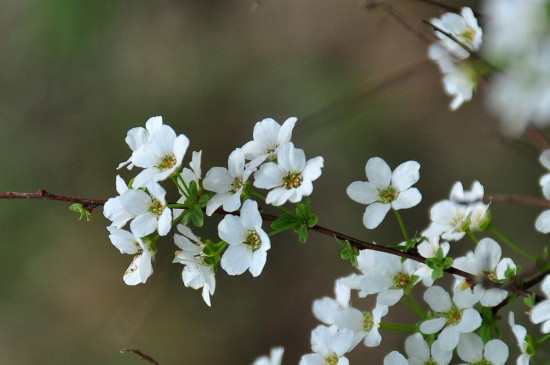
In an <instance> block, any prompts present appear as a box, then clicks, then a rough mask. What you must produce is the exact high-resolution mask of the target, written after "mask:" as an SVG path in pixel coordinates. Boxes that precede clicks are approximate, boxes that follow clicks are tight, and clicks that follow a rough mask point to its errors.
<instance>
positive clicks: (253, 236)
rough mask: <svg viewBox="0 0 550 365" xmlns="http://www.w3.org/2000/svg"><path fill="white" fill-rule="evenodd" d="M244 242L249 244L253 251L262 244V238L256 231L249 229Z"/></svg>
mask: <svg viewBox="0 0 550 365" xmlns="http://www.w3.org/2000/svg"><path fill="white" fill-rule="evenodd" d="M244 243H245V244H247V245H249V246H250V247H251V248H252V250H253V251H256V250H257V249H259V248H260V246H261V245H262V239H261V238H260V235H259V234H258V233H257V232H256V231H248V233H247V235H246V241H244Z"/></svg>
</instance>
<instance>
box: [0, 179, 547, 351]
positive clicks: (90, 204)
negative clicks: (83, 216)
mask: <svg viewBox="0 0 550 365" xmlns="http://www.w3.org/2000/svg"><path fill="white" fill-rule="evenodd" d="M497 197H498V196H497ZM492 198H493V199H494V198H495V197H494V196H493V197H492ZM525 198H526V197H523V199H521V201H523V202H524V201H525V200H526V199H525ZM0 199H48V200H57V201H64V202H71V203H81V204H82V205H83V206H84V207H85V208H86V209H89V210H90V211H91V210H92V209H94V208H96V207H98V206H102V205H104V204H105V202H106V201H105V200H102V199H85V198H78V197H71V196H65V195H57V194H51V193H48V192H47V191H46V190H43V189H40V190H38V192H36V193H20V192H15V191H8V192H7V193H5V194H0ZM216 213H219V214H222V213H223V214H226V213H225V212H223V211H221V210H217V211H216ZM261 215H262V218H263V219H265V220H267V221H274V220H275V219H277V218H278V217H277V216H276V215H272V214H267V213H262V214H261ZM310 230H312V231H315V232H319V233H321V234H324V235H326V236H330V237H336V238H338V239H340V240H344V241H349V243H350V244H351V245H353V246H354V247H356V248H358V249H360V250H373V251H379V252H384V253H388V254H391V255H395V256H399V257H403V258H407V259H410V260H414V261H417V262H420V263H425V262H426V259H425V258H424V257H422V256H420V255H418V254H416V253H412V252H404V251H400V250H396V249H394V248H390V247H386V246H382V245H377V244H375V243H372V242H367V241H363V240H360V239H358V238H354V237H351V236H348V235H346V234H344V233H340V232H338V231H335V230H333V229H330V228H326V227H323V226H320V225H315V226H313V227H311V228H310ZM445 272H447V273H449V274H453V275H457V276H461V277H463V278H465V279H466V282H467V283H468V284H469V285H470V286H472V287H473V286H474V285H476V284H483V285H485V286H489V287H495V288H502V289H504V290H507V291H509V292H510V293H515V294H519V295H522V296H528V295H531V293H530V292H529V291H527V290H526V289H528V288H529V287H528V286H525V285H523V286H522V287H519V286H517V285H510V284H508V285H503V284H499V283H493V282H486V281H485V280H483V278H478V277H476V276H475V275H472V274H470V273H467V272H465V271H462V270H459V269H456V268H454V267H450V268H448V269H445ZM535 284H536V283H535ZM535 284H533V285H535ZM129 351H131V350H129ZM132 352H134V351H132Z"/></svg>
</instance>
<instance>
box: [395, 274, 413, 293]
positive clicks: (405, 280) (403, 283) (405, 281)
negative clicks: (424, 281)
mask: <svg viewBox="0 0 550 365" xmlns="http://www.w3.org/2000/svg"><path fill="white" fill-rule="evenodd" d="M392 281H393V286H392V289H406V288H408V287H410V286H411V285H412V280H411V277H410V275H409V274H407V273H404V272H399V273H397V275H395V276H394V277H393V279H392Z"/></svg>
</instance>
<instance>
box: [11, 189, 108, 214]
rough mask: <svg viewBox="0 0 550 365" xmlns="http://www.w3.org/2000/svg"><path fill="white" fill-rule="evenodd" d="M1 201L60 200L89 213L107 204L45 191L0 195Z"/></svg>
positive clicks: (100, 200)
mask: <svg viewBox="0 0 550 365" xmlns="http://www.w3.org/2000/svg"><path fill="white" fill-rule="evenodd" d="M0 199H47V200H58V201H63V202H68V203H80V204H82V206H83V207H84V208H85V209H86V210H88V211H89V212H91V211H92V210H93V209H94V208H97V207H99V206H102V205H104V204H105V200H102V199H86V198H78V197H73V196H66V195H57V194H51V193H48V192H47V191H46V190H44V189H40V190H38V191H37V192H36V193H20V192H16V191H8V192H6V193H4V194H0Z"/></svg>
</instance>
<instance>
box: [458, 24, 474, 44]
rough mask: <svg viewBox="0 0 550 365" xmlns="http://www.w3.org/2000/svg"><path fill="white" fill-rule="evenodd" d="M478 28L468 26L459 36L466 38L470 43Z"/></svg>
mask: <svg viewBox="0 0 550 365" xmlns="http://www.w3.org/2000/svg"><path fill="white" fill-rule="evenodd" d="M476 33H477V32H476V30H475V29H474V28H470V27H468V29H466V30H465V31H464V32H462V33H460V34H459V37H460V38H462V39H464V40H465V41H466V42H468V43H472V42H473V41H474V38H475V36H476Z"/></svg>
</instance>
